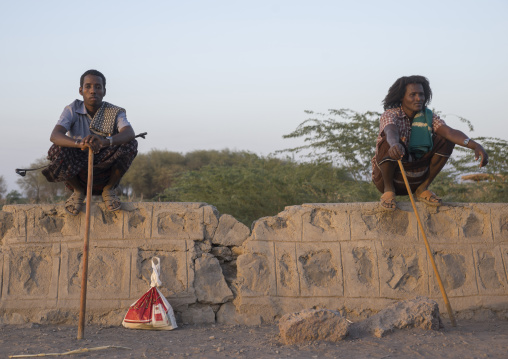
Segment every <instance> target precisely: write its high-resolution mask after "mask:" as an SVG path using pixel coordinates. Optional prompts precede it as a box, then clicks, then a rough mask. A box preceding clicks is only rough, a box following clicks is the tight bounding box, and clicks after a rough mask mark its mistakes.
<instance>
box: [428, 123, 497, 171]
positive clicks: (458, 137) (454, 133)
mask: <svg viewBox="0 0 508 359" xmlns="http://www.w3.org/2000/svg"><path fill="white" fill-rule="evenodd" d="M436 134H438V135H439V136H441V137H444V138H446V139H447V140H448V141H451V142H453V143H455V144H457V145H460V146H463V147H467V148H470V149H472V150H473V151H474V159H475V160H478V158H480V157H481V161H480V167H483V166H486V165H487V163H489V155H488V154H487V152H485V150H484V149H483V147H482V145H480V144H479V143H478V142H476V141H473V140H469V143H468V144H467V146H464V140H465V139H466V138H469V137H467V136H466V135H465V134H464V133H463V132H462V131H459V130H455V129H453V128H451V127H449V126H447V125H441V126H440V127H439V128H438V129H437V130H436Z"/></svg>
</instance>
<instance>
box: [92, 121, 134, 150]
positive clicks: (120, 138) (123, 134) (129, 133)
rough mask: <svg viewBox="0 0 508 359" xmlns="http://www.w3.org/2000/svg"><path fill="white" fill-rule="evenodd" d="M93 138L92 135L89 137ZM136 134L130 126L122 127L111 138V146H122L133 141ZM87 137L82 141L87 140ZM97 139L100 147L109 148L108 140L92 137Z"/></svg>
mask: <svg viewBox="0 0 508 359" xmlns="http://www.w3.org/2000/svg"><path fill="white" fill-rule="evenodd" d="M90 136H93V135H90ZM135 136H136V134H135V133H134V130H133V128H132V126H124V127H122V128H121V129H119V130H118V133H117V134H116V135H114V136H112V138H113V146H118V145H123V144H124V143H127V142H130V141H132V140H133V139H134V137H135ZM88 137H89V136H87V137H85V138H84V139H83V141H84V140H85V139H86V138H88ZM94 137H97V138H98V139H99V143H100V145H101V148H102V147H108V146H109V140H108V139H106V138H102V137H98V136H94Z"/></svg>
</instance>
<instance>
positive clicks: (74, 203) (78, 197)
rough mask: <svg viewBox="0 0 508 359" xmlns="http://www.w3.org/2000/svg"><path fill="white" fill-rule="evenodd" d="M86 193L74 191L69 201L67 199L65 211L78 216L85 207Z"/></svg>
mask: <svg viewBox="0 0 508 359" xmlns="http://www.w3.org/2000/svg"><path fill="white" fill-rule="evenodd" d="M84 200H85V194H84V193H80V192H73V193H72V194H71V196H70V197H69V198H67V201H65V206H64V208H65V211H66V212H67V213H69V214H70V215H71V216H77V215H78V214H79V212H81V208H82V207H83V201H84Z"/></svg>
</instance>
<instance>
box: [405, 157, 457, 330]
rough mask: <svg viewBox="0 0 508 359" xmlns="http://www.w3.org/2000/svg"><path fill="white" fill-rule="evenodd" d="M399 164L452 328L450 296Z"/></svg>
mask: <svg viewBox="0 0 508 359" xmlns="http://www.w3.org/2000/svg"><path fill="white" fill-rule="evenodd" d="M397 162H398V163H399V167H400V172H401V173H402V177H403V178H404V183H405V184H406V188H407V193H408V195H409V198H410V199H411V204H412V205H413V210H414V212H415V215H416V220H417V221H418V225H419V226H420V231H421V232H422V235H423V240H424V241H425V247H427V254H428V255H429V258H430V262H431V263H432V268H434V274H435V275H436V279H437V284H438V285H439V289H440V290H441V295H442V296H443V300H444V302H445V306H446V310H447V311H448V315H449V316H450V321H451V322H452V327H455V326H457V323H456V322H455V317H454V316H453V311H452V306H451V305H450V301H449V300H448V296H447V295H446V290H445V287H444V286H443V282H442V281H441V276H440V275H439V272H438V270H437V266H436V262H435V261H434V255H433V254H432V251H431V250H430V246H429V241H428V240H427V236H426V235H425V231H424V230H423V226H422V222H421V221H420V216H419V214H418V211H417V210H416V204H415V200H414V198H413V193H412V192H411V188H410V187H409V182H408V180H407V177H406V172H405V171H404V166H402V162H401V161H400V160H398V161H397Z"/></svg>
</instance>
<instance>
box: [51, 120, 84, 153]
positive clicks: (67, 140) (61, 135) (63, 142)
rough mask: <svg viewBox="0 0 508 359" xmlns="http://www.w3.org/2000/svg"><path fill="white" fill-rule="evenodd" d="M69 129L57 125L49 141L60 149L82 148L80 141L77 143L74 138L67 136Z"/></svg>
mask: <svg viewBox="0 0 508 359" xmlns="http://www.w3.org/2000/svg"><path fill="white" fill-rule="evenodd" d="M66 134H67V129H66V128H65V127H63V126H62V125H56V126H55V128H54V129H53V132H51V137H50V138H49V140H50V141H51V142H53V143H54V144H55V145H57V146H60V147H74V148H81V144H80V143H79V142H80V141H76V140H75V139H74V138H72V137H69V136H67V135H66Z"/></svg>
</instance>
